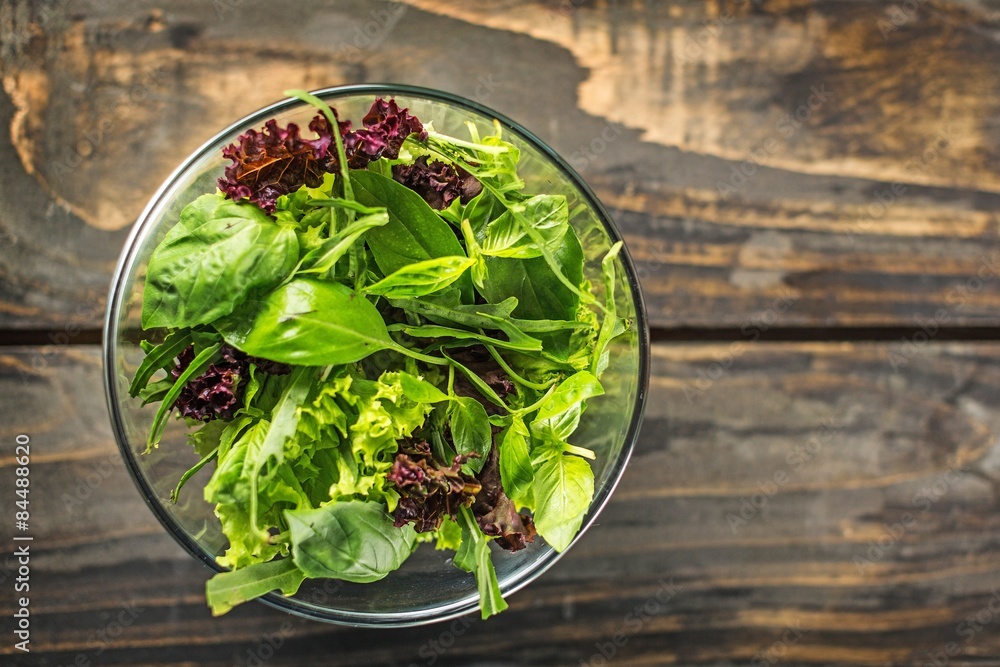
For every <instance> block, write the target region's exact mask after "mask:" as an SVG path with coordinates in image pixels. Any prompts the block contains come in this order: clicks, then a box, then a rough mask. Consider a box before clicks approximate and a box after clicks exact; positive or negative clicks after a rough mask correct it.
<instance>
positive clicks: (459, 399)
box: [448, 396, 493, 474]
mask: <svg viewBox="0 0 1000 667" xmlns="http://www.w3.org/2000/svg"><path fill="white" fill-rule="evenodd" d="M448 425H449V427H450V428H451V439H452V441H453V442H454V443H455V451H456V452H457V453H458V454H464V455H468V454H477V455H478V457H477V458H473V459H469V461H468V462H466V463H465V465H463V466H462V469H463V470H464V471H466V472H471V473H473V474H474V473H477V472H479V471H480V470H482V468H483V464H485V463H486V456H487V455H488V454H489V453H490V446H491V445H492V444H493V432H492V430H491V428H490V418H489V415H487V414H486V409H485V408H484V407H483V404H482V403H480V402H479V401H477V400H476V399H474V398H472V397H469V396H455V397H452V399H451V404H450V405H449V406H448Z"/></svg>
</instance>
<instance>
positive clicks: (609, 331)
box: [590, 241, 627, 377]
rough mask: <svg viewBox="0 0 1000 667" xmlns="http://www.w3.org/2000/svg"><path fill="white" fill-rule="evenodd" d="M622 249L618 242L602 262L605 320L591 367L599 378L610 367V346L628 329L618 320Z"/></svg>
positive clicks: (595, 345) (620, 243)
mask: <svg viewBox="0 0 1000 667" xmlns="http://www.w3.org/2000/svg"><path fill="white" fill-rule="evenodd" d="M621 249H622V242H621V241H618V242H617V243H615V244H614V245H613V246H611V250H609V251H608V254H606V255H605V256H604V259H603V260H601V273H602V275H603V277H604V320H603V321H602V322H601V329H600V332H599V333H598V335H597V341H596V342H595V344H594V350H593V353H592V354H593V361H592V362H591V365H590V372H591V373H593V374H594V375H596V376H597V377H600V376H601V374H602V373H604V370H605V369H606V368H607V367H608V362H609V350H608V344H609V343H610V342H611V340H612V339H613V338H615V336H617V335H619V334H621V333H624V331H625V330H626V328H627V327H625V326H620V325H622V324H623V322H622V320H619V319H618V309H617V306H616V305H615V259H616V258H617V257H618V253H620V252H621Z"/></svg>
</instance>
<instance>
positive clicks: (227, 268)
mask: <svg viewBox="0 0 1000 667" xmlns="http://www.w3.org/2000/svg"><path fill="white" fill-rule="evenodd" d="M298 246H299V243H298V238H297V237H296V235H295V230H294V229H293V228H292V227H288V226H282V225H278V224H275V223H274V222H273V221H272V220H271V219H270V218H269V217H268V216H267V214H266V213H264V211H262V210H261V209H260V208H258V207H257V206H254V205H252V204H239V203H236V202H233V201H229V200H227V199H225V198H224V197H222V196H221V195H202V196H201V197H199V198H198V199H196V200H194V201H193V202H191V203H190V204H188V205H187V206H185V207H184V210H183V211H182V212H181V216H180V222H179V223H178V224H177V225H175V226H174V227H173V228H172V229H171V230H170V231H169V232H167V235H166V237H165V238H164V239H163V241H162V242H161V243H160V244H159V245H158V246H157V247H156V249H155V250H154V251H153V254H152V256H151V257H150V260H149V266H148V268H147V270H146V286H145V288H144V290H143V303H142V326H143V328H145V329H150V328H153V327H190V326H195V325H198V324H207V323H209V322H212V321H213V320H215V319H217V318H220V317H223V316H225V315H228V314H229V313H231V312H232V311H233V310H234V309H235V308H236V307H237V306H238V305H240V304H241V303H242V302H243V301H244V300H245V299H246V298H247V296H248V295H249V294H250V292H251V291H254V290H260V289H269V288H271V287H273V286H275V285H277V284H278V283H280V282H281V281H282V280H283V279H284V278H285V276H286V275H288V274H289V273H290V272H291V270H292V268H293V267H294V266H295V263H296V261H297V260H298V255H299V247H298Z"/></svg>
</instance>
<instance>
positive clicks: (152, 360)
mask: <svg viewBox="0 0 1000 667" xmlns="http://www.w3.org/2000/svg"><path fill="white" fill-rule="evenodd" d="M192 340H194V339H193V337H192V336H191V330H190V329H189V328H187V327H184V328H181V329H177V330H176V331H171V332H170V333H168V334H167V336H166V338H164V339H163V342H162V343H160V344H159V345H157V346H155V347H153V348H150V349H149V350H146V356H145V357H144V358H143V360H142V363H141V364H139V368H138V369H136V371H135V377H134V378H132V384H130V385H129V388H128V393H129V395H130V396H133V397H135V396H138V395H139V392H140V391H141V390H142V389H143V388H145V386H146V384H147V383H148V382H149V379H150V378H151V377H153V374H154V373H156V371H158V370H160V369H161V368H162V369H169V368H170V367H171V366H173V364H174V358H175V357H177V355H179V354H180V353H181V352H183V351H184V350H185V348H187V346H188V345H190V344H191V341H192Z"/></svg>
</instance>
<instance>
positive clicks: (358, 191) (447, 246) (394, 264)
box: [351, 170, 472, 302]
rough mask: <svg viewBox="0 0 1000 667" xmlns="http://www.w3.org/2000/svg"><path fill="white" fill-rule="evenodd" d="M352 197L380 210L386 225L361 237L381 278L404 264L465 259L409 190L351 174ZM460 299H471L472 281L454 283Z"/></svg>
mask: <svg viewBox="0 0 1000 667" xmlns="http://www.w3.org/2000/svg"><path fill="white" fill-rule="evenodd" d="M351 186H352V187H353V188H354V197H355V199H357V200H358V201H359V202H361V203H362V204H364V205H365V206H372V207H375V206H380V207H384V208H385V209H386V211H387V212H388V213H389V223H388V224H386V225H383V226H381V227H376V228H374V229H370V230H369V231H368V233H367V234H366V236H365V239H366V240H367V241H368V247H369V248H370V249H371V251H372V257H374V258H375V263H376V264H377V265H378V268H379V269H380V270H381V271H382V273H383V275H389V274H390V273H393V272H395V271H398V270H399V269H401V268H403V267H404V266H406V265H408V264H413V263H414V262H422V261H425V260H428V259H434V258H436V257H447V256H449V255H458V256H463V257H464V256H465V250H464V249H463V248H462V244H461V243H459V241H458V237H457V236H456V235H455V232H454V230H452V228H451V227H450V226H449V225H448V223H447V222H445V221H444V220H442V219H441V216H439V215H438V214H437V213H435V212H434V209H432V208H431V207H430V205H429V204H428V203H427V202H425V201H424V200H423V198H422V197H421V196H420V195H418V194H417V193H416V192H414V191H413V190H411V189H409V188H408V187H406V186H405V185H403V184H401V183H397V182H396V181H394V180H392V179H391V178H386V177H385V176H382V175H380V174H376V173H374V172H370V171H364V170H360V171H352V172H351ZM457 284H458V286H459V288H460V289H461V291H462V296H463V298H464V300H466V301H470V302H471V300H472V278H471V277H470V276H469V275H468V274H463V275H462V277H461V278H459V280H458V283H457Z"/></svg>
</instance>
